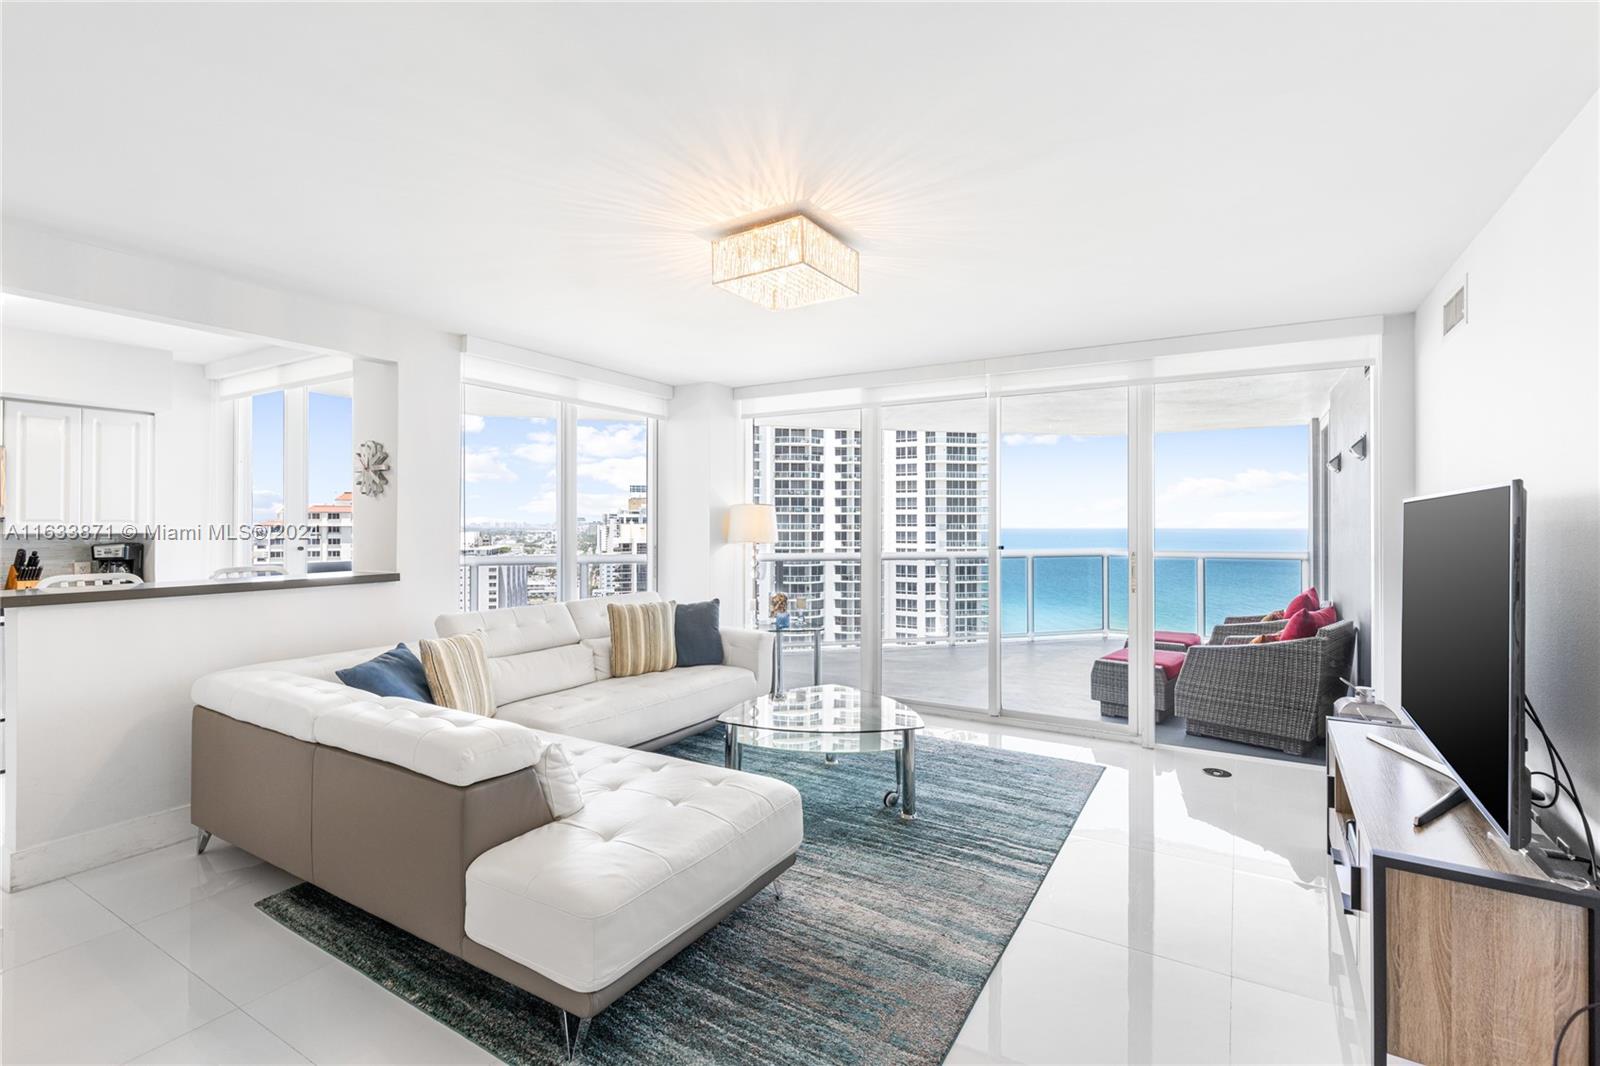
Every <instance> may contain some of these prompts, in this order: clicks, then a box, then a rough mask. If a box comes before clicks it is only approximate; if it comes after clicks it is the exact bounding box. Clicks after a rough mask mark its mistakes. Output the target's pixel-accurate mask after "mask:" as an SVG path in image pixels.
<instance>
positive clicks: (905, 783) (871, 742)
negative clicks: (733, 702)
mask: <svg viewBox="0 0 1600 1066" xmlns="http://www.w3.org/2000/svg"><path fill="white" fill-rule="evenodd" d="M717 721H719V722H721V723H722V725H723V727H724V729H725V731H726V736H725V737H724V738H723V762H724V764H725V765H727V767H728V768H729V769H730V770H737V769H739V764H740V761H741V760H740V751H741V749H743V748H746V747H751V748H767V749H769V750H772V751H788V752H794V753H795V754H808V755H821V756H822V757H823V758H824V760H826V761H827V762H830V763H831V762H833V761H834V759H835V757H836V756H839V755H870V754H874V753H877V752H886V751H890V752H893V753H894V779H895V787H894V788H893V790H891V791H889V792H885V793H884V795H883V805H884V806H885V807H896V806H898V807H899V808H900V817H901V818H903V819H905V820H907V821H909V820H911V819H912V818H914V817H916V814H917V761H916V735H917V731H918V730H919V729H921V728H922V717H921V716H920V715H918V714H917V712H916V711H913V710H912V709H911V708H910V707H907V706H906V705H905V704H903V703H901V702H899V701H898V700H893V699H890V698H889V697H887V696H875V695H873V694H871V693H868V692H862V691H860V690H859V689H853V688H850V687H848V686H846V685H810V686H807V687H806V688H792V689H789V690H788V691H787V692H778V693H774V694H772V695H770V696H758V697H757V698H755V699H753V700H747V701H745V702H744V703H741V704H739V705H738V706H737V707H734V708H733V709H732V710H730V711H728V712H726V713H725V714H723V715H722V716H721V717H720V718H718V719H717Z"/></svg>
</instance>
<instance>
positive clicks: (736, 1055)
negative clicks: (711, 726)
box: [257, 729, 1100, 1066]
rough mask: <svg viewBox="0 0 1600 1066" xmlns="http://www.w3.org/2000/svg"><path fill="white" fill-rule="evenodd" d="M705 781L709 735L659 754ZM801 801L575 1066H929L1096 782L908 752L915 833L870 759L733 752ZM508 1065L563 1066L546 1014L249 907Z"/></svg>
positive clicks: (880, 766)
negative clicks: (757, 862)
mask: <svg viewBox="0 0 1600 1066" xmlns="http://www.w3.org/2000/svg"><path fill="white" fill-rule="evenodd" d="M666 754H669V755H676V756H678V757H680V758H684V759H693V760H695V761H697V762H707V763H716V764H718V765H720V764H721V762H722V733H721V730H720V729H715V730H712V731H711V732H709V733H702V734H701V735H699V736H696V737H691V738H689V739H688V740H684V741H680V742H679V743H677V744H675V745H673V746H672V747H670V748H668V749H666ZM744 769H745V770H748V771H752V772H755V773H759V774H768V775H770V776H773V777H778V778H782V779H783V780H785V781H788V782H790V783H791V784H793V785H794V786H795V787H796V788H798V789H799V790H800V792H801V795H803V796H804V797H805V826H806V828H805V843H804V844H803V845H802V846H801V849H800V855H799V858H798V860H797V861H796V862H795V865H794V866H793V867H792V868H791V869H790V870H789V871H788V872H787V873H785V874H784V875H783V884H784V890H785V894H784V897H783V899H781V900H779V899H777V898H776V897H775V895H774V894H773V893H772V892H771V891H770V890H765V891H762V892H760V893H759V894H757V895H756V896H755V897H754V898H753V899H751V900H750V901H749V902H748V903H746V904H745V905H744V906H743V907H741V908H740V909H739V910H737V911H735V912H734V913H733V914H732V915H730V916H729V917H728V918H727V919H726V920H724V921H723V922H722V924H720V925H719V926H717V927H716V928H715V929H713V930H712V931H711V932H709V933H707V934H706V935H705V936H704V937H701V938H700V940H698V941H697V942H695V943H694V944H693V945H691V946H690V947H689V948H688V949H686V950H685V951H683V952H682V953H680V954H679V955H678V956H677V958H675V959H673V960H672V961H671V962H669V963H667V965H666V966H664V967H662V968H661V969H660V970H658V971H657V972H656V973H655V974H653V975H652V976H650V977H649V978H648V979H646V980H645V981H644V982H642V983H641V984H640V985H639V986H638V987H637V988H635V989H633V990H632V991H631V992H629V993H628V994H627V995H625V996H623V997H622V999H620V1000H618V1001H617V1002H616V1003H615V1004H613V1005H612V1006H611V1007H610V1008H609V1009H608V1010H606V1011H604V1012H603V1013H601V1014H600V1016H599V1017H597V1018H595V1020H594V1023H593V1025H592V1027H591V1028H590V1030H589V1033H588V1036H587V1037H586V1039H585V1041H584V1045H583V1050H582V1054H581V1058H582V1061H583V1062H585V1063H602V1064H622V1063H640V1062H650V1063H684V1064H688V1063H696V1064H702V1063H757V1062H759V1063H792V1064H795V1066H801V1064H804V1066H814V1064H816V1063H821V1062H839V1063H844V1062H849V1063H937V1062H941V1061H942V1060H943V1059H944V1057H945V1055H946V1053H947V1052H948V1051H949V1049H950V1046H951V1045H952V1044H953V1043H954V1042H955V1038H956V1034H957V1033H958V1032H960V1030H961V1025H962V1023H963V1022H964V1021H965V1020H966V1016H967V1013H968V1012H969V1011H970V1010H971V1009H972V1004H973V1002H974V1001H975V1000H976V999H977V997H978V993H979V991H981V990H982V988H983V984H984V982H985V981H986V980H987V979H988V977H989V973H990V971H991V970H993V969H994V965H995V963H996V962H997V961H998V960H999V958H1000V952H1001V951H1002V950H1003V949H1004V948H1005V946H1006V942H1007V941H1009V940H1010V939H1011V934H1012V933H1013V932H1015V931H1016V928H1017V925H1018V923H1020V922H1021V920H1022V915H1023V912H1024V911H1026V910H1027V908H1028V904H1029V903H1030V902H1031V901H1032V900H1033V897H1034V894H1035V893H1036V892H1037V891H1038V889H1039V883H1040V882H1041V881H1042V880H1043V879H1044V875H1045V872H1046V871H1047V870H1048V869H1049V867H1050V863H1051V862H1052V861H1053V860H1054V859H1055V856H1056V853H1057V852H1058V851H1059V850H1060V849H1061V845H1062V844H1063V843H1064V842H1065V841H1066V839H1067V834H1068V833H1070V832H1071V831H1072V825H1073V822H1074V821H1075V820H1076V818H1077V816H1078V813H1079V812H1080V811H1081V810H1082V809H1083V805H1084V803H1085V802H1086V801H1087V800H1088V798H1089V792H1090V790H1091V789H1093V788H1094V785H1095V782H1096V781H1097V780H1099V777H1100V767H1098V766H1090V765H1085V764H1083V763H1075V762H1068V761H1065V760H1062V759H1051V758H1046V757H1044V756H1039V755H1029V754H1025V753H1021V752H1015V751H1003V750H1000V749H997V748H989V747H980V746H977V745H971V744H961V743H957V742H955V741H947V740H939V739H936V738H932V737H925V738H923V739H921V740H919V741H918V743H917V793H918V795H917V818H916V820H915V821H913V822H901V821H900V819H899V816H898V815H897V814H896V812H894V811H892V810H888V809H886V808H885V807H884V806H883V805H882V801H883V794H884V792H885V791H887V790H888V789H889V788H890V787H891V786H892V785H893V783H894V762H893V760H892V759H891V758H890V757H889V756H888V755H886V754H877V755H861V756H840V757H839V761H838V762H837V763H835V764H833V765H827V764H825V763H824V762H823V761H822V758H821V756H816V755H787V754H780V753H775V752H770V751H762V750H760V749H756V748H746V749H745V752H744ZM257 906H259V907H260V908H261V909H262V910H263V911H265V912H266V913H267V914H268V915H270V916H272V917H273V918H275V919H276V920H278V921H279V922H281V923H283V924H284V925H286V926H288V927H289V928H290V929H292V930H294V931H295V932H296V933H298V934H300V935H301V936H303V937H305V938H306V939H307V940H309V941H311V942H312V943H313V944H316V945H317V946H318V947H320V948H322V949H323V950H325V951H327V952H329V953H330V954H332V955H334V956H336V957H337V958H340V959H342V960H344V961H345V962H347V963H349V964H350V965H351V966H353V967H354V968H355V969H357V970H360V971H361V972H362V973H364V974H366V975H367V976H368V977H370V978H372V979H373V980H374V981H376V982H378V983H379V984H381V985H383V986H384V987H385V988H387V989H388V990H389V991H391V992H393V993H394V994H395V995H397V996H400V997H401V998H402V999H404V1000H406V1001H407V1002H409V1003H411V1004H412V1005H413V1006H415V1007H416V1008H417V1009H419V1010H421V1011H424V1012H426V1013H427V1014H429V1015H431V1016H433V1017H434V1018H437V1019H438V1020H439V1021H441V1022H443V1023H444V1024H445V1025H448V1026H449V1027H450V1028H452V1029H454V1030H456V1031H457V1032H459V1033H461V1034H462V1035H463V1036H465V1037H467V1038H468V1039H469V1040H472V1041H474V1042H475V1043H477V1044H479V1045H480V1046H482V1047H483V1048H484V1049H485V1050H487V1051H489V1052H490V1053H491V1054H493V1055H495V1056H496V1057H498V1058H500V1059H502V1060H504V1061H506V1062H511V1063H549V1062H558V1061H561V1059H562V1058H563V1055H562V1047H561V1025H560V1020H559V1015H558V1013H557V1011H556V1010H555V1008H554V1007H551V1006H549V1005H548V1004H546V1003H544V1002H543V1001H542V1000H539V999H536V998H534V997H533V996H531V995H529V994H528V993H526V992H523V991H522V990H521V989H518V988H516V987H515V986H513V985H510V984H507V983H506V982H504V981H501V980H500V979H499V978H496V977H492V976H490V975H489V974H486V973H484V972H483V971H481V970H478V969H476V968H474V967H472V966H470V965H468V964H467V963H465V962H462V961H461V960H459V959H457V958H456V957H455V956H453V955H450V954H448V953H446V952H443V951H440V950H439V949H438V948H436V947H434V946H432V945H431V944H427V943H425V942H423V941H421V940H418V939H417V938H415V937H413V936H411V935H410V934H408V933H405V932H402V931H401V930H399V929H396V928H395V927H394V926H391V925H389V924H387V923H386V922H382V921H380V920H378V919H377V918H374V917H372V916H371V915H369V914H367V913H366V912H364V911H361V910H358V909H357V908H355V907H352V906H350V905H349V904H346V903H344V902H342V901H340V900H338V899H335V898H334V897H332V896H330V895H328V894H327V893H326V892H323V891H322V890H321V889H318V888H315V887H313V886H311V885H298V886H296V887H294V888H291V889H288V890H287V891H284V892H280V893H278V894H277V895H275V896H270V897H268V898H267V899H264V900H262V901H261V902H260V903H259V904H257Z"/></svg>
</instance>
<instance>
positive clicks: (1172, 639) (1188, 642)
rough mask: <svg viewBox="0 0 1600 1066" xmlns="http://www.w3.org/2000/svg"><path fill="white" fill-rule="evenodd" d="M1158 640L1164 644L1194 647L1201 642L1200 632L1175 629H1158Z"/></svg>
mask: <svg viewBox="0 0 1600 1066" xmlns="http://www.w3.org/2000/svg"><path fill="white" fill-rule="evenodd" d="M1156 640H1158V641H1160V642H1161V643H1162V644H1182V645H1183V646H1184V647H1185V648H1192V647H1194V646H1195V645H1196V644H1198V643H1200V634H1199V633H1180V632H1178V631H1177V630H1175V629H1158V630H1156Z"/></svg>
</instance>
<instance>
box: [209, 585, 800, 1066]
mask: <svg viewBox="0 0 1600 1066" xmlns="http://www.w3.org/2000/svg"><path fill="white" fill-rule="evenodd" d="M601 606H602V608H603V604H601ZM602 617H603V614H602ZM470 619H477V620H480V621H481V622H482V628H483V629H484V630H485V631H486V632H487V633H488V634H490V638H489V644H490V647H491V649H492V650H491V654H492V656H493V658H492V659H491V665H492V668H493V670H494V671H495V677H494V681H495V684H496V686H497V696H498V695H499V686H501V685H506V686H508V688H509V693H510V695H511V697H512V698H510V699H507V700H505V701H504V703H503V704H502V706H501V707H500V710H499V713H498V714H497V715H496V716H495V717H493V718H483V717H479V716H476V715H471V714H466V713H463V712H460V711H453V710H449V709H446V708H441V707H436V706H434V705H432V704H424V703H418V702H415V701H413V700H408V699H401V698H395V697H378V696H373V695H371V694H370V693H367V692H364V691H362V690H360V689H354V688H350V687H348V686H346V685H344V684H343V683H341V682H340V681H339V680H338V678H337V677H336V676H335V672H336V671H337V670H340V669H343V668H345V667H349V666H354V665H356V664H357V663H361V662H364V661H366V660H368V659H371V658H373V657H374V656H376V655H378V654H379V653H381V652H383V651H385V650H387V649H385V648H367V649H362V650H357V651H347V652H338V653H334V654H330V655H320V656H315V657H312V658H305V659H294V660H287V661H282V662H273V663H264V664H261V665H259V666H250V667H243V668H239V669H234V670H226V671H221V672H219V673H215V674H211V675H208V676H206V677H203V678H201V679H200V680H198V681H196V682H195V684H194V687H193V692H192V695H193V698H194V703H195V709H194V721H193V763H192V784H191V812H192V814H191V816H192V818H193V821H194V824H195V825H196V826H197V827H198V828H199V829H200V831H201V837H200V847H201V848H202V849H203V848H204V846H205V842H206V840H208V839H209V838H210V835H211V834H212V833H216V834H218V835H220V836H222V837H224V838H225V839H227V840H228V841H230V842H231V843H233V844H236V845H238V846H239V847H242V848H244V849H245V850H246V851H249V852H251V853H252V854H255V855H258V856H260V857H261V858H263V859H265V860H267V861H269V862H272V863H274V864H275V865H277V866H280V867H282V868H283V869H285V870H288V871H290V872H291V873H293V874H295V875H297V876H299V877H302V878H304V879H306V880H308V881H310V882H312V883H314V884H317V885H319V886H320V887H322V888H324V889H326V890H327V891H328V892H331V893H332V894H334V895H336V896H339V897H340V898H342V899H344V900H346V901H348V902H350V903H353V904H355V905H356V906H359V907H361V908H363V909H364V910H367V911H369V912H371V913H372V914H375V915H377V916H378V917H380V918H383V919H384V920H386V921H388V922H390V923H392V924H394V925H397V926H399V927H400V928H402V929H405V930H406V931H408V932H410V933H412V934H413V935H416V936H418V937H421V938H422V939H424V940H427V941H429V942H431V943H433V944H435V945H436V946H438V947H440V948H443V949H444V950H446V951H449V952H451V953H453V954H456V955H459V956H460V957H462V958H463V959H465V960H467V961H468V962H470V963H472V964H473V965H475V966H478V967H480V968H482V969H484V970H487V971H489V972H491V973H494V974H496V975H498V976H499V977H502V978H504V979H506V980H508V981H511V982H512V983H514V984H517V985H519V986H521V987H522V988H524V989H527V990H528V991H530V992H532V993H534V994H535V995H537V996H539V997H541V998H543V999H545V1000H547V1001H549V1002H551V1003H553V1004H555V1005H556V1006H558V1007H559V1008H561V1011H562V1024H563V1028H564V1030H565V1031H566V1032H567V1034H568V1048H569V1051H570V1050H572V1049H573V1048H574V1047H575V1046H576V1041H577V1039H578V1037H579V1035H580V1034H581V1032H582V1031H583V1027H584V1024H585V1023H586V1021H587V1019H589V1018H591V1017H593V1016H594V1015H595V1014H597V1013H599V1012H600V1011H601V1010H603V1009H604V1008H605V1007H606V1006H608V1005H609V1004H610V1003H612V1002H613V1001H615V1000H616V999H617V997H619V996H621V995H622V994H623V993H625V992H626V991H627V990H628V989H630V988H632V987H633V986H634V985H636V984H638V983H639V982H640V981H642V980H644V979H645V978H646V977H648V976H649V975H650V974H651V973H652V972H654V971H655V970H656V969H657V968H659V967H660V966H661V965H662V964H663V963H665V962H666V961H667V960H668V959H670V958H672V956H674V955H676V954H677V953H678V952H679V951H681V950H682V949H683V948H684V947H686V946H688V945H689V944H691V943H693V942H694V941H695V940H696V939H698V938H699V937H700V936H702V935H704V934H705V933H706V932H707V931H708V930H709V929H711V928H712V927H713V926H715V925H716V924H717V923H718V922H719V921H721V920H722V919H723V918H724V917H725V916H727V915H728V914H729V913H731V912H732V911H733V910H734V909H736V908H737V907H738V906H739V905H740V904H742V903H743V902H744V901H745V900H747V899H749V898H750V897H751V896H752V895H754V894H755V893H756V892H758V891H759V890H760V889H761V888H762V887H763V886H765V885H767V884H769V883H771V882H772V881H773V880H774V879H775V878H777V876H778V875H779V874H780V873H782V872H783V871H784V870H785V869H787V868H788V867H789V866H790V865H791V864H793V862H794V859H795V853H796V851H797V850H798V848H799V846H800V842H801V837H802V832H803V819H802V814H801V802H800V794H799V793H798V792H797V791H796V790H795V789H794V788H792V787H791V786H789V785H788V784H785V783H783V782H781V781H777V780H774V779H772V778H767V777H762V776H759V775H755V774H748V773H743V772H740V771H737V770H728V769H725V768H723V767H722V766H720V765H707V764H702V763H694V762H687V761H684V760H681V759H674V758H671V757H668V756H665V755H660V754H656V753H654V752H649V751H640V750H637V749H636V748H633V747H627V746H619V745H618V744H616V743H612V742H610V741H612V740H620V741H622V742H624V743H627V742H633V743H637V744H644V745H659V744H663V743H666V742H667V741H669V740H670V739H672V738H673V737H675V736H681V735H683V734H685V733H689V732H693V731H695V730H696V729H700V728H704V727H705V725H706V724H708V722H709V721H714V720H715V718H716V716H717V715H718V714H720V713H721V712H722V711H723V710H724V709H726V708H727V707H728V706H731V704H732V703H734V702H737V701H738V700H742V699H746V698H748V697H749V696H751V695H754V694H756V693H757V692H760V691H765V690H766V688H767V687H768V686H769V685H770V674H769V670H770V667H769V666H768V665H767V664H768V662H769V661H770V647H771V645H770V643H767V641H765V640H762V639H760V638H761V637H762V636H763V635H760V634H746V633H733V632H729V633H725V634H724V639H725V647H726V649H727V654H728V657H729V659H730V662H729V663H728V664H726V665H724V666H716V667H693V668H687V669H683V670H679V671H674V672H673V673H675V674H678V675H680V676H678V677H673V676H672V675H671V674H664V675H646V676H644V677H639V678H608V677H604V676H599V675H601V674H603V673H604V672H605V671H603V670H602V669H601V668H600V666H599V661H600V660H599V658H598V657H599V655H600V652H599V650H598V648H599V644H600V643H602V642H603V640H602V638H601V637H599V636H595V635H593V634H594V632H595V625H594V612H593V611H592V610H591V609H590V608H589V605H587V604H578V605H572V607H571V609H568V608H567V607H566V606H563V605H555V606H551V607H544V608H524V609H515V610H511V611H502V612H487V613H485V614H481V615H472V616H459V615H457V616H448V617H446V618H441V619H440V621H439V629H440V631H441V632H461V631H464V630H465V629H467V628H476V627H475V626H470V625H468V621H469V620H470ZM585 633H588V634H591V635H588V636H585V635H584V634H585ZM768 640H770V638H768ZM580 653H581V655H580ZM606 661H607V662H609V658H607V660H606ZM558 680H559V681H561V682H563V683H566V684H565V685H564V687H552V686H553V685H554V683H555V682H556V681H558ZM557 723H559V724H560V725H563V726H566V727H567V728H568V730H569V731H567V732H557V731H555V730H553V729H549V728H545V726H546V725H548V724H557ZM552 745H559V746H560V748H561V750H562V751H563V752H564V753H565V756H566V761H567V762H570V764H571V766H572V768H573V770H574V771H575V772H576V776H577V784H578V791H579V792H580V793H581V795H582V797H583V805H582V807H581V809H578V810H575V811H572V810H569V809H568V805H569V804H570V795H567V794H564V793H562V792H561V790H560V789H557V790H555V791H554V792H552V789H551V782H550V780H549V778H546V777H544V776H543V775H545V774H546V772H547V771H548V772H549V774H550V777H552V778H553V777H555V776H557V774H556V769H554V768H553V767H558V766H559V764H560V762H561V760H554V759H548V760H547V759H546V755H547V753H548V751H549V749H550V747H551V746H552ZM563 813H564V816H559V817H558V814H563Z"/></svg>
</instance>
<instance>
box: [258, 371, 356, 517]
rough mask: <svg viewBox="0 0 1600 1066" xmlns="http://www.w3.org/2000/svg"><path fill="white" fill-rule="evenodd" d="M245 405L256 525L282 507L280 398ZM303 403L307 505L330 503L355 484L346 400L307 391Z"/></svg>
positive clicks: (266, 396)
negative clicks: (304, 407) (246, 407)
mask: <svg viewBox="0 0 1600 1066" xmlns="http://www.w3.org/2000/svg"><path fill="white" fill-rule="evenodd" d="M250 404H251V410H250V488H251V497H252V501H253V509H252V510H253V515H254V518H255V520H256V521H258V522H260V521H265V520H267V519H270V518H275V517H277V515H278V511H279V508H281V507H282V506H283V393H281V392H263V393H258V394H257V395H255V396H253V397H251V400H250ZM307 404H308V408H309V409H308V411H307V415H306V417H307V420H308V426H307V432H308V435H309V440H308V441H307V449H306V465H307V481H306V492H307V494H308V496H309V497H310V498H309V499H307V500H306V503H307V504H317V503H332V502H333V500H334V498H335V497H337V496H338V495H339V494H340V493H341V492H350V491H351V487H352V485H353V484H354V482H355V475H354V473H353V472H354V470H355V454H356V451H355V440H354V430H353V428H352V426H351V415H350V411H351V408H350V397H348V396H330V395H328V394H327V393H322V392H312V393H311V396H310V399H309V400H308V401H307Z"/></svg>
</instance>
